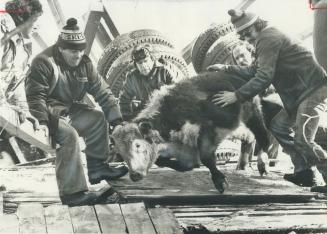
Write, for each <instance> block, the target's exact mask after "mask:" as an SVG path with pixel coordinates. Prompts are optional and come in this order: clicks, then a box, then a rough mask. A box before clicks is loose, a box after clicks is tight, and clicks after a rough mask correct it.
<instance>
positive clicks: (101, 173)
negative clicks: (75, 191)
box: [87, 157, 128, 184]
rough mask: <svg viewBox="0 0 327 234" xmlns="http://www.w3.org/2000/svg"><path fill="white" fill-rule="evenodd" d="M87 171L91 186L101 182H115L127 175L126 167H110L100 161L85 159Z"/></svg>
mask: <svg viewBox="0 0 327 234" xmlns="http://www.w3.org/2000/svg"><path fill="white" fill-rule="evenodd" d="M87 170H88V176H89V181H90V183H91V184H97V183H100V182H101V180H116V179H118V178H120V177H122V176H124V175H126V174H127V173H128V168H127V167H126V166H120V167H110V166H109V165H108V164H107V163H104V162H103V161H102V160H101V159H96V158H91V157H89V158H87Z"/></svg>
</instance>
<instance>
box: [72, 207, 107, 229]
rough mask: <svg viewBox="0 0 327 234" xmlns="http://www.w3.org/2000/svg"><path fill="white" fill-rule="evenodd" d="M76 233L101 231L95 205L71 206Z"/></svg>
mask: <svg viewBox="0 0 327 234" xmlns="http://www.w3.org/2000/svg"><path fill="white" fill-rule="evenodd" d="M69 213H70V217H71V220H72V224H73V229H74V232H75V233H101V231H100V227H99V224H98V220H97V218H96V214H95V211H94V208H93V206H79V207H70V208H69Z"/></svg>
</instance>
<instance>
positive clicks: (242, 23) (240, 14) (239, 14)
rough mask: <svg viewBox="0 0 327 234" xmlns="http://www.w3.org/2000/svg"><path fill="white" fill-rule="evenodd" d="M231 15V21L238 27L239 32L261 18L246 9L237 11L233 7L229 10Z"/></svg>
mask: <svg viewBox="0 0 327 234" xmlns="http://www.w3.org/2000/svg"><path fill="white" fill-rule="evenodd" d="M228 14H229V15H230V16H231V22H232V23H233V25H234V26H235V28H236V31H237V32H240V31H242V30H244V29H246V28H248V27H250V26H252V25H253V24H254V23H255V21H256V20H257V19H258V18H259V17H258V16H257V15H256V14H254V13H250V12H244V11H236V10H234V9H231V10H229V11H228Z"/></svg>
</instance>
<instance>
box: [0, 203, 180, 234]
mask: <svg viewBox="0 0 327 234" xmlns="http://www.w3.org/2000/svg"><path fill="white" fill-rule="evenodd" d="M0 233H1V234H8V233H13V234H16V233H17V234H18V233H42V234H45V233H49V234H50V233H112V234H126V233H135V234H143V233H146V234H151V233H154V234H155V233H161V234H172V233H176V234H180V233H183V232H182V230H181V227H180V226H179V224H178V222H177V221H176V218H175V217H174V215H173V213H172V211H171V210H169V209H165V208H152V209H149V210H147V209H146V208H145V205H144V204H143V203H129V204H123V205H119V204H105V205H96V206H81V207H67V206H63V205H58V204H55V205H50V206H48V207H43V206H42V204H41V203H22V204H20V205H19V206H18V210H17V213H16V215H12V214H11V215H6V214H4V215H0Z"/></svg>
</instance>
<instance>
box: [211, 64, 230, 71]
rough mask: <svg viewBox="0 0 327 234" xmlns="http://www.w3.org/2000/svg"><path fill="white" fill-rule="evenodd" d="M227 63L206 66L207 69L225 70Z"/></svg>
mask: <svg viewBox="0 0 327 234" xmlns="http://www.w3.org/2000/svg"><path fill="white" fill-rule="evenodd" d="M227 69H228V65H226V64H218V63H217V64H213V65H210V66H208V67H207V71H227Z"/></svg>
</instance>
